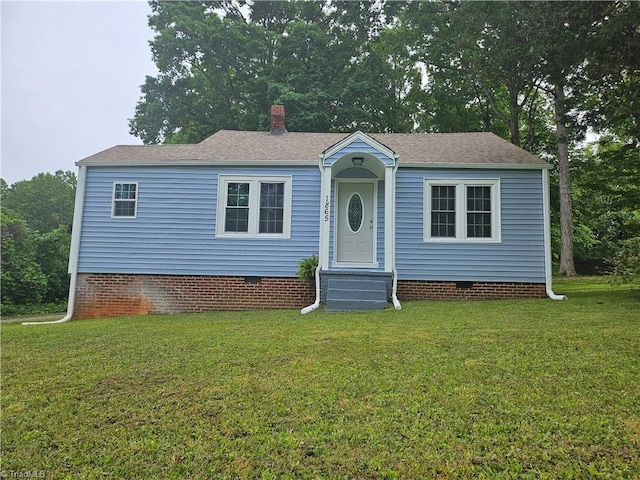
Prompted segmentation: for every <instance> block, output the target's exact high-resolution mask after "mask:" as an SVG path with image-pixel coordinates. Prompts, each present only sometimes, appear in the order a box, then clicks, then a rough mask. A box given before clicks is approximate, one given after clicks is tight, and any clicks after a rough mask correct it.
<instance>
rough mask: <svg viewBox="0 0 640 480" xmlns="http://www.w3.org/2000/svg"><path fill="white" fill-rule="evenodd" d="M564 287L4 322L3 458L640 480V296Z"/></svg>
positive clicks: (148, 468) (28, 467)
mask: <svg viewBox="0 0 640 480" xmlns="http://www.w3.org/2000/svg"><path fill="white" fill-rule="evenodd" d="M555 290H556V293H565V294H567V295H568V296H569V300H568V301H566V302H554V301H551V300H516V301H489V302H413V303H405V304H404V305H403V307H404V308H403V310H402V311H399V312H396V311H393V310H390V311H380V312H374V313H344V314H340V313H335V314H328V313H323V312H314V313H312V314H309V315H306V316H302V315H300V314H299V313H298V312H295V311H268V312H253V313H247V312H236V313H210V314H198V315H175V316H146V317H135V318H115V319H102V320H85V321H77V322H70V323H67V324H61V325H48V326H30V327H26V326H22V325H19V324H7V325H3V327H2V466H1V469H2V471H3V472H4V473H5V474H8V473H11V472H24V471H31V472H33V471H37V472H44V474H45V478H56V479H57V478H74V479H75V478H105V477H108V478H251V479H253V478H358V479H364V478H407V479H413V478H444V479H446V478H531V479H540V478H549V479H556V478H561V479H571V478H576V479H578V478H580V479H582V478H640V453H639V452H640V382H639V380H638V379H640V313H639V312H640V298H639V296H638V294H637V293H633V292H630V291H629V290H627V289H624V288H622V287H616V288H613V287H610V286H608V285H607V284H606V283H605V280H602V279H574V280H562V281H558V282H557V284H556V285H555ZM7 472H8V473H7Z"/></svg>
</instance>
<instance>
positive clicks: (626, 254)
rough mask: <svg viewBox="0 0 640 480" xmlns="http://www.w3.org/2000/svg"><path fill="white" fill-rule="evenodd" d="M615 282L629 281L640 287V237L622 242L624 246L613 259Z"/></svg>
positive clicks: (632, 284)
mask: <svg viewBox="0 0 640 480" xmlns="http://www.w3.org/2000/svg"><path fill="white" fill-rule="evenodd" d="M611 264H612V265H613V275H614V283H617V284H621V283H628V284H630V285H631V286H633V287H635V288H640V237H634V238H630V239H628V240H625V241H624V242H622V247H621V248H620V250H619V251H618V253H617V254H616V255H615V256H614V257H613V259H612V260H611Z"/></svg>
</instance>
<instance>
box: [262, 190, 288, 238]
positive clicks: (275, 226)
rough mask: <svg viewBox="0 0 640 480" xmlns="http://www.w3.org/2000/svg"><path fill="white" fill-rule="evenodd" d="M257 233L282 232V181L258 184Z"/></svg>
mask: <svg viewBox="0 0 640 480" xmlns="http://www.w3.org/2000/svg"><path fill="white" fill-rule="evenodd" d="M259 220H260V221H259V222H258V233H282V232H283V225H284V183H261V184H260V219H259Z"/></svg>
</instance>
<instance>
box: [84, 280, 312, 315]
mask: <svg viewBox="0 0 640 480" xmlns="http://www.w3.org/2000/svg"><path fill="white" fill-rule="evenodd" d="M314 300H315V285H314V284H313V283H311V282H305V281H302V280H300V279H298V278H273V277H218V276H201V275H125V274H93V273H89V274H87V273H81V274H78V282H77V287H76V301H75V308H74V315H73V316H74V318H97V317H115V316H121V315H122V316H124V315H145V314H150V313H151V314H154V313H193V312H205V311H213V310H260V309H278V308H303V307H306V306H307V305H310V304H311V303H313V302H314Z"/></svg>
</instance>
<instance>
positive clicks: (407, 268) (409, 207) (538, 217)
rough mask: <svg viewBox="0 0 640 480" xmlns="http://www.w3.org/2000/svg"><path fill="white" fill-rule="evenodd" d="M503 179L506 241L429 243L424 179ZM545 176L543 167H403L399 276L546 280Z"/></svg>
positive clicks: (398, 215)
mask: <svg viewBox="0 0 640 480" xmlns="http://www.w3.org/2000/svg"><path fill="white" fill-rule="evenodd" d="M425 178H428V179H438V178H500V188H501V209H502V242H501V243H499V244H477V243H475V244H474V243H444V244H443V243H425V242H424V241H423V219H424V205H423V201H424V181H425ZM542 209H543V204H542V175H541V173H540V171H539V170H509V171H498V170H489V171H482V170H442V171H433V170H426V169H425V170H419V169H414V168H404V169H403V168H400V169H399V170H398V175H397V191H396V269H397V271H398V278H399V279H400V280H434V281H477V282H480V281H487V282H493V281H495V282H544V281H545V269H544V229H543V211H542Z"/></svg>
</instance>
